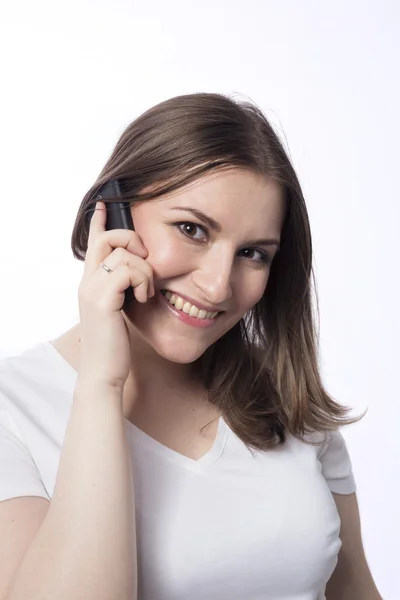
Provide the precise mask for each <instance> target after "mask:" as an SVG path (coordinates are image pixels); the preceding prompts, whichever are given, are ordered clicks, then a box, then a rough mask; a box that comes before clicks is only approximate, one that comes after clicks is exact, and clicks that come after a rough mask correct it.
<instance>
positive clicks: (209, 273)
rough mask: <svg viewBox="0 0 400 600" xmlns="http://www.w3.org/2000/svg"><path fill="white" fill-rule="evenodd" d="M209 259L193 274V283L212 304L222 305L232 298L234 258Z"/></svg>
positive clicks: (216, 257) (219, 257) (218, 257)
mask: <svg viewBox="0 0 400 600" xmlns="http://www.w3.org/2000/svg"><path fill="white" fill-rule="evenodd" d="M209 258H210V260H203V261H202V264H201V265H200V266H199V268H198V269H197V270H196V271H195V272H194V273H193V282H194V284H195V285H196V287H197V288H198V289H199V290H200V292H201V294H202V295H203V296H204V298H205V299H206V300H207V301H208V302H209V303H210V304H214V305H222V304H223V303H224V302H226V301H227V300H229V299H230V298H231V296H232V275H233V260H232V256H229V255H228V256H221V255H220V256H213V257H211V256H210V257H209Z"/></svg>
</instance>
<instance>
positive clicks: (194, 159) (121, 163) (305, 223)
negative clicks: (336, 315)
mask: <svg viewBox="0 0 400 600" xmlns="http://www.w3.org/2000/svg"><path fill="white" fill-rule="evenodd" d="M233 167H240V168H246V169H251V170H252V171H253V172H256V173H258V174H262V175H264V176H266V177H268V178H270V179H272V180H274V181H275V182H276V183H277V184H278V185H279V186H280V188H281V191H282V196H283V198H284V200H285V202H286V206H287V209H286V216H285V221H284V225H283V229H282V236H281V247H280V250H279V251H278V252H277V254H276V255H275V258H274V260H273V262H272V265H271V268H270V276H269V280H268V284H267V287H266V289H265V292H264V295H263V297H262V298H261V300H260V301H259V302H258V303H257V304H256V305H255V306H254V307H253V309H252V310H251V311H249V313H248V314H246V315H245V316H244V317H243V318H242V319H241V321H240V322H239V323H237V324H236V325H235V326H234V327H233V328H232V329H231V330H230V331H228V332H227V333H226V334H225V335H224V336H223V337H222V338H220V339H219V340H217V341H216V342H215V343H214V344H213V345H212V346H210V347H209V348H208V349H207V350H206V351H205V353H204V354H203V355H202V356H201V357H200V358H199V359H198V360H196V361H195V362H194V363H193V369H194V375H195V376H197V377H199V378H200V379H201V381H202V382H203V384H204V385H205V387H206V388H207V390H208V392H209V401H210V403H212V404H213V405H214V406H216V407H217V408H218V409H219V410H220V412H221V414H222V415H223V417H224V419H225V420H226V422H227V423H228V425H229V426H230V428H231V429H232V430H233V431H234V433H236V435H237V436H238V437H239V438H240V439H241V440H242V441H243V442H244V443H245V444H246V446H247V447H248V448H249V449H250V448H256V449H261V450H265V449H267V448H271V447H273V446H277V445H280V444H283V443H284V441H285V439H286V435H285V434H286V432H289V433H290V434H292V435H293V436H295V437H297V438H299V439H303V436H304V435H305V434H307V433H311V432H314V431H320V432H323V431H332V430H335V429H338V428H339V427H340V426H341V425H345V424H350V423H354V422H356V421H359V420H360V419H361V418H362V417H363V416H364V415H361V416H359V417H354V418H349V417H347V416H346V415H347V413H348V412H349V410H350V409H349V408H347V407H345V406H342V405H341V404H339V403H337V402H336V401H335V400H334V399H333V398H332V397H331V396H329V395H328V393H327V392H326V390H325V389H324V386H323V384H322V381H321V376H320V373H319V367H318V356H317V335H316V326H315V321H314V316H313V306H312V292H313V286H312V283H314V284H315V281H314V277H313V271H312V243H311V234H310V225H309V219H308V214H307V209H306V205H305V201H304V197H303V193H302V190H301V187H300V183H299V180H298V178H297V176H296V173H295V171H294V168H293V166H292V164H291V162H290V160H289V158H288V156H287V154H286V152H285V150H284V148H283V146H282V144H281V142H280V140H279V138H278V136H277V135H276V133H275V132H274V130H273V128H272V127H271V125H270V124H269V122H268V120H267V119H266V117H265V116H264V114H263V113H262V111H261V110H260V109H259V108H258V107H257V106H255V105H254V104H253V103H251V102H244V101H241V102H240V101H234V100H233V99H231V98H228V97H227V96H224V95H222V94H210V93H199V94H190V95H184V96H178V97H175V98H171V99H170V100H167V101H165V102H161V103H160V104H158V105H156V106H154V107H153V108H151V109H149V110H148V111H146V112H145V113H144V114H142V115H141V116H140V117H138V118H137V119H136V120H135V121H133V122H132V123H131V124H130V125H129V126H128V127H127V128H126V130H125V131H124V132H123V134H122V135H121V137H120V139H119V140H118V142H117V144H116V146H115V148H114V150H113V152H112V154H111V156H110V158H109V159H108V161H107V163H106V165H105V167H104V168H103V170H102V171H101V173H100V175H99V177H98V179H97V181H96V182H95V184H94V185H93V186H92V188H91V189H90V190H89V191H88V192H87V194H86V195H85V197H84V198H83V200H82V203H81V206H80V208H79V211H78V214H77V217H76V221H75V225H74V228H73V233H72V240H71V245H72V251H73V254H74V256H75V258H78V259H79V260H84V258H85V253H86V248H87V239H88V223H87V220H86V219H85V215H86V214H87V212H88V210H89V209H90V208H91V207H92V206H93V203H94V201H95V197H96V194H97V192H98V190H99V189H100V187H101V186H102V185H103V184H104V183H105V182H106V181H108V180H110V179H119V180H121V181H123V183H124V190H125V193H124V199H126V200H127V201H128V200H129V201H130V202H132V203H133V202H138V201H141V202H143V201H146V200H151V199H152V198H157V197H159V196H161V195H164V194H168V193H170V192H172V191H174V190H177V189H179V188H181V187H182V186H184V185H187V184H188V183H190V182H193V181H195V180H196V179H198V178H200V177H202V176H203V175H204V174H206V173H208V172H211V171H216V170H219V169H224V168H233ZM148 186H150V188H151V190H152V191H151V193H141V192H143V190H145V189H146V188H148ZM314 288H315V285H314ZM364 414H365V413H364Z"/></svg>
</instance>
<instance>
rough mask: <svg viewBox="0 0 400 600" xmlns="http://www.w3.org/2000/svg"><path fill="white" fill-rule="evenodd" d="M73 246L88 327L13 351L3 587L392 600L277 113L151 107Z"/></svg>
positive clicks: (4, 400)
mask: <svg viewBox="0 0 400 600" xmlns="http://www.w3.org/2000/svg"><path fill="white" fill-rule="evenodd" d="M105 184H109V185H112V186H114V188H113V189H115V190H120V192H121V195H118V197H117V194H115V196H114V197H112V198H109V197H107V198H106V199H104V198H103V201H104V202H101V201H100V202H97V200H98V197H99V194H100V192H101V191H102V190H104V187H103V186H104V185H105ZM100 195H101V194H100ZM96 202H97V204H96ZM115 202H119V203H121V202H122V204H119V205H118V207H119V210H121V211H124V217H125V220H124V221H122V222H123V223H125V224H127V225H126V227H124V226H121V227H122V228H112V227H110V226H109V222H110V221H109V218H110V211H111V210H112V209H113V203H115ZM95 204H96V207H97V210H95V211H92V209H93V206H94V205H95ZM92 212H93V216H91V219H87V218H86V216H87V215H88V214H92ZM131 224H133V227H134V229H132V226H131ZM72 250H73V254H74V256H75V257H76V258H78V259H79V260H82V261H84V263H85V264H84V273H83V277H82V281H81V284H80V287H79V290H78V298H79V308H80V320H79V323H77V324H76V326H75V327H73V328H72V329H71V330H69V331H67V332H65V333H64V334H62V335H61V336H60V337H59V338H58V339H57V340H53V341H52V342H45V343H43V344H41V345H39V346H38V347H34V348H32V349H29V350H28V351H26V352H25V353H24V354H22V355H21V356H17V357H12V358H10V359H8V360H7V361H4V362H3V364H2V365H1V373H2V379H1V385H0V402H1V404H0V409H1V410H0V417H1V418H2V421H1V422H0V425H1V427H2V429H1V431H2V436H1V437H0V468H1V469H3V473H8V474H10V473H12V477H10V476H7V477H6V476H3V477H1V476H0V500H3V501H4V500H8V502H0V530H2V531H6V534H5V535H2V536H0V556H1V552H2V551H3V556H4V560H1V561H0V581H2V582H5V583H3V589H4V590H6V589H7V590H8V595H4V596H2V590H1V584H0V598H3V597H5V598H7V600H22V598H24V600H25V598H26V597H29V598H30V599H31V600H38V599H39V598H42V597H58V598H59V599H60V600H67V598H68V600H69V599H70V598H74V599H75V600H84V599H85V600H86V599H87V597H88V596H87V595H86V594H87V590H88V589H90V590H91V593H92V596H91V597H93V598H96V600H106V599H107V600H108V599H109V598H121V599H123V600H128V599H129V600H132V599H134V600H136V599H138V600H187V599H188V598H190V600H204V598H210V599H212V600H226V598H229V599H230V600H243V599H244V598H246V600H261V599H264V598H270V599H275V598H280V599H281V600H322V599H323V598H325V597H326V598H327V599H328V600H330V599H331V598H343V599H345V598H352V600H358V599H360V600H361V598H362V599H363V600H373V599H374V600H375V598H379V594H378V592H377V590H376V588H375V586H374V583H373V580H372V577H371V575H370V573H369V570H368V566H367V563H366V561H365V557H364V555H363V551H362V542H361V533H360V528H359V517H358V512H357V510H356V497H355V489H356V488H355V482H354V478H353V474H352V467H351V461H350V458H349V455H348V452H347V448H346V445H345V442H344V439H343V436H342V435H341V433H340V432H339V427H340V426H341V425H343V424H347V423H354V422H356V421H358V420H360V419H361V417H352V418H350V417H349V416H348V412H349V409H348V408H346V407H344V406H342V405H341V404H339V403H338V402H336V401H335V400H334V399H333V398H332V397H331V396H330V395H329V394H328V392H327V391H326V390H325V388H324V386H323V383H322V380H321V376H320V371H319V365H318V360H317V355H318V347H317V339H316V334H315V323H314V315H313V306H312V292H313V289H312V242H311V234H310V226H309V220H308V215H307V209H306V205H305V201H304V197H303V194H302V190H301V187H300V184H299V181H298V178H297V176H296V173H295V171H294V169H293V166H292V165H291V163H290V161H289V158H288V156H287V154H286V152H285V150H284V148H283V146H282V144H281V142H280V141H279V139H278V137H277V136H276V134H275V132H274V130H273V129H272V127H271V125H270V124H269V123H268V121H267V119H266V117H265V116H264V115H263V113H262V111H261V110H259V109H258V108H257V107H256V106H254V105H253V104H251V103H245V102H242V103H239V102H234V101H233V100H231V99H230V98H227V97H226V96H223V95H220V94H193V95H187V96H179V97H177V98H172V99H170V100H167V101H165V102H162V103H161V104H158V105H157V106H155V107H153V108H151V109H150V110H148V111H147V112H146V113H144V114H143V115H141V116H140V117H139V118H137V119H136V120H135V121H134V122H133V123H132V124H130V125H129V126H128V127H127V129H126V130H125V131H124V133H123V134H122V136H121V138H120V139H119V140H118V142H117V144H116V146H115V149H114V150H113V152H112V154H111V156H110V158H109V160H108V161H107V163H106V165H105V167H104V168H103V170H102V172H101V173H100V175H99V177H98V179H97V180H96V181H95V182H94V184H93V186H92V187H91V188H90V190H89V191H88V192H87V194H86V195H85V197H84V198H83V200H82V202H81V205H80V207H79V210H78V214H77V217H76V221H75V224H74V228H73V233H72ZM129 287H131V288H132V290H133V298H134V299H133V301H132V302H131V303H129V304H126V305H125V303H124V297H125V292H126V290H127V289H128V288H129ZM0 475H1V473H0ZM21 496H22V497H23V498H21ZM30 496H39V497H40V498H31V497H30ZM21 500H22V502H21ZM38 500H41V503H37V501H38ZM13 540H14V541H13ZM15 540H16V541H15ZM11 541H13V544H14V545H13V546H12V551H11V552H10V551H9V546H10V544H11ZM6 550H7V551H6ZM338 557H339V562H338ZM336 565H337V568H336ZM332 574H333V576H332ZM360 574H361V575H360ZM328 581H329V582H330V583H329V587H327V582H328ZM325 591H326V593H327V594H328V595H327V596H325Z"/></svg>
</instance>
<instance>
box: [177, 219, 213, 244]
mask: <svg viewBox="0 0 400 600" xmlns="http://www.w3.org/2000/svg"><path fill="white" fill-rule="evenodd" d="M177 226H178V227H179V230H180V231H181V232H182V233H183V234H184V235H186V236H187V237H190V238H192V239H193V240H196V241H203V240H201V239H200V238H199V237H196V235H195V234H196V232H199V231H200V232H201V234H202V236H203V238H204V239H207V232H206V231H205V229H203V227H200V225H196V223H190V222H187V221H185V222H184V223H177Z"/></svg>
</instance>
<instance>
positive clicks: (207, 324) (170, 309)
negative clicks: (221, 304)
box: [156, 290, 219, 329]
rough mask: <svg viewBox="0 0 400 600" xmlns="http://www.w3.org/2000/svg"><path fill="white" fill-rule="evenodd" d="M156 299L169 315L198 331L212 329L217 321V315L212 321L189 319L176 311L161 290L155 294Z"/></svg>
mask: <svg viewBox="0 0 400 600" xmlns="http://www.w3.org/2000/svg"><path fill="white" fill-rule="evenodd" d="M156 296H157V299H158V301H159V303H160V305H161V307H163V308H164V310H167V311H168V312H169V313H172V315H174V316H175V317H176V318H177V319H179V320H180V321H182V322H183V323H185V324H186V325H191V326H192V327H197V328H199V329H204V328H208V327H213V326H214V325H215V322H216V321H217V319H218V317H219V315H217V316H216V317H215V318H214V319H197V318H196V317H191V316H190V315H187V314H186V313H184V312H183V311H181V310H177V309H176V308H175V307H174V306H173V305H172V304H170V303H169V302H168V300H167V299H166V297H165V296H164V294H162V293H161V290H160V291H158V292H157V293H156Z"/></svg>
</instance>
